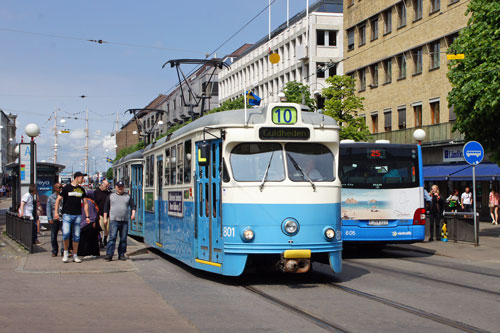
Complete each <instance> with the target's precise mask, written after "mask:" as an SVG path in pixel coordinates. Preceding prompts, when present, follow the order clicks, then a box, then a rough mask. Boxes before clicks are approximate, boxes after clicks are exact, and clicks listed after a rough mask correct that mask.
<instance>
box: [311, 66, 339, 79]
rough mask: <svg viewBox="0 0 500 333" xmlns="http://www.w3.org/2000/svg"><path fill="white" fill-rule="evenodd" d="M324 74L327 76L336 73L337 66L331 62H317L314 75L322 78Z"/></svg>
mask: <svg viewBox="0 0 500 333" xmlns="http://www.w3.org/2000/svg"><path fill="white" fill-rule="evenodd" d="M326 74H328V76H334V75H337V66H336V65H335V64H333V63H329V64H325V63H324V62H317V63H316V77H318V78H320V79H323V78H325V76H326Z"/></svg>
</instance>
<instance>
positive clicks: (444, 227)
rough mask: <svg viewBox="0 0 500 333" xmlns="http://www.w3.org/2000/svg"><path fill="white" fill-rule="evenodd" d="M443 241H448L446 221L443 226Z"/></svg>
mask: <svg viewBox="0 0 500 333" xmlns="http://www.w3.org/2000/svg"><path fill="white" fill-rule="evenodd" d="M441 241H443V242H447V241H448V228H447V227H446V222H443V227H442V228H441Z"/></svg>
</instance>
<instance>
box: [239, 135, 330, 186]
mask: <svg viewBox="0 0 500 333" xmlns="http://www.w3.org/2000/svg"><path fill="white" fill-rule="evenodd" d="M284 154H285V155H286V160H287V172H288V178H289V179H290V180H291V181H294V182H309V181H313V182H330V181H333V180H334V174H335V173H334V159H333V154H332V152H331V151H330V150H329V149H328V148H327V147H326V146H324V145H322V144H318V143H287V144H285V145H284V146H283V145H281V144H279V143H241V144H239V145H237V146H236V147H234V148H233V150H232V151H231V157H230V160H231V168H232V172H233V177H234V180H236V181H240V182H261V181H266V182H279V181H283V180H285V178H286V175H285V163H284V158H283V156H284Z"/></svg>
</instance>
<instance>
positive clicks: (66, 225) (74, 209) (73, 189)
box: [54, 171, 90, 263]
mask: <svg viewBox="0 0 500 333" xmlns="http://www.w3.org/2000/svg"><path fill="white" fill-rule="evenodd" d="M85 176H86V174H83V173H81V172H79V171H77V172H75V174H74V175H73V181H72V182H71V183H70V184H68V185H66V186H64V187H63V189H62V191H61V195H60V196H59V197H58V198H57V200H56V207H55V209H54V218H55V219H59V213H58V211H59V205H60V203H61V200H62V201H63V204H62V214H63V216H62V220H63V240H64V253H63V262H68V261H69V258H68V247H69V235H70V233H71V227H73V261H74V262H77V263H80V262H82V260H81V259H80V258H78V242H79V241H80V221H81V219H82V204H83V209H84V212H85V216H86V217H85V220H86V222H87V223H90V218H89V207H88V204H87V201H86V200H84V199H85V198H86V197H87V195H86V193H85V190H84V189H83V187H81V186H80V184H82V183H83V180H84V177H85Z"/></svg>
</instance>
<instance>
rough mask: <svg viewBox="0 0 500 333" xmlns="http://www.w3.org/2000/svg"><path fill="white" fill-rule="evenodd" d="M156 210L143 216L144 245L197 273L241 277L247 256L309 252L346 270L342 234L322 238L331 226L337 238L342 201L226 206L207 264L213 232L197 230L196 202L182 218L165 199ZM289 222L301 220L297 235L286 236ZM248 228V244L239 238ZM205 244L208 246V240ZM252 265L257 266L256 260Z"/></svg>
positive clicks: (214, 229)
mask: <svg viewBox="0 0 500 333" xmlns="http://www.w3.org/2000/svg"><path fill="white" fill-rule="evenodd" d="M155 212H156V213H151V212H145V214H144V215H145V219H144V241H145V242H146V243H148V244H149V245H151V246H153V247H155V248H158V249H160V250H161V251H162V252H164V253H166V254H168V255H170V256H172V257H175V258H176V259H178V260H180V261H182V262H184V263H185V264H187V265H189V266H192V267H194V268H197V269H202V270H206V271H210V272H214V273H218V274H223V275H232V276H237V275H241V274H242V273H243V271H244V269H245V266H246V264H247V261H248V258H249V256H254V257H255V258H256V260H258V258H262V256H266V255H269V256H273V257H275V258H278V259H279V258H280V256H281V254H282V253H283V252H284V251H286V250H302V249H305V250H311V255H312V258H313V259H314V258H315V257H317V256H319V255H323V256H324V257H327V258H328V261H329V264H330V267H331V269H332V270H333V271H334V272H336V273H339V272H341V270H342V241H341V237H340V235H336V237H335V238H334V240H331V241H327V240H326V238H325V236H324V229H325V228H326V227H327V226H329V227H332V228H333V229H334V230H335V232H336V234H337V233H339V232H340V228H341V226H340V203H338V204H334V203H331V204H231V203H225V204H223V207H222V221H223V222H222V223H223V226H222V227H221V226H220V225H213V226H212V247H211V248H210V249H209V250H208V251H211V252H212V256H211V258H210V259H209V260H205V259H206V258H205V257H204V255H205V256H206V253H202V252H203V251H205V250H203V249H202V247H203V244H202V243H203V239H204V237H208V236H209V235H208V230H209V228H205V231H206V232H205V231H203V228H202V227H200V226H197V224H196V222H195V212H194V204H193V202H184V217H175V216H170V215H168V212H167V201H162V202H158V201H156V202H155ZM157 214H159V215H157ZM159 217H161V218H159ZM286 218H294V219H295V220H297V221H298V222H299V225H300V229H299V232H298V233H297V234H296V235H294V236H288V235H286V234H285V233H284V232H283V231H282V222H283V221H284V220H285V219H286ZM158 221H160V222H158ZM248 227H250V228H251V229H252V230H253V232H254V235H255V237H254V239H253V240H252V241H249V242H245V241H244V240H243V238H242V237H241V234H242V231H243V230H244V229H245V228H248ZM195 229H197V234H196V237H195ZM223 230H224V231H223ZM200 231H201V232H200ZM205 240H206V239H205ZM204 244H205V245H208V242H205V243H204ZM205 249H206V247H205ZM199 258H204V260H200V259H199ZM253 263H254V264H256V265H259V263H258V262H255V261H253Z"/></svg>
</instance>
